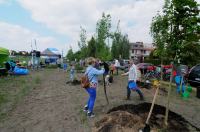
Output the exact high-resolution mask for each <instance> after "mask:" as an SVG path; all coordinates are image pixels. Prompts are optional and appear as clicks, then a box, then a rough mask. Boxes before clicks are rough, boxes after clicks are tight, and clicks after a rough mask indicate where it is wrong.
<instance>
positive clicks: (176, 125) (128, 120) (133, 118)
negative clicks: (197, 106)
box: [94, 103, 199, 132]
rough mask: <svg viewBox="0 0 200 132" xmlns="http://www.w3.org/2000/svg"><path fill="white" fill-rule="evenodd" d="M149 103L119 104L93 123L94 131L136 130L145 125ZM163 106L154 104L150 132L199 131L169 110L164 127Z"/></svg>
mask: <svg viewBox="0 0 200 132" xmlns="http://www.w3.org/2000/svg"><path fill="white" fill-rule="evenodd" d="M150 107H151V104H150V103H142V104H139V105H130V104H127V105H121V106H118V107H115V108H113V109H111V110H109V111H108V113H107V115H106V116H105V117H103V118H102V119H101V120H100V121H97V122H96V123H95V128H94V131H96V132H138V131H139V129H141V128H143V127H144V126H145V121H146V118H147V116H148V112H149V110H150ZM164 115H165V107H163V106H160V105H156V104H155V106H154V109H153V113H152V115H151V119H150V123H149V124H150V127H151V130H152V132H157V131H165V132H189V131H199V129H198V128H195V127H193V126H192V125H191V124H190V123H189V122H187V121H186V120H185V119H184V118H183V117H182V116H180V115H178V114H176V113H174V112H172V111H170V112H169V120H168V127H167V128H164Z"/></svg>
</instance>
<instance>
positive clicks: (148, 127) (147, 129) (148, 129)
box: [142, 83, 159, 132]
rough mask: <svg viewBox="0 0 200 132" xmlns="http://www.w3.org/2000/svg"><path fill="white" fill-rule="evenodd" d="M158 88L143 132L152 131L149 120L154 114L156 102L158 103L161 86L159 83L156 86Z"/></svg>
mask: <svg viewBox="0 0 200 132" xmlns="http://www.w3.org/2000/svg"><path fill="white" fill-rule="evenodd" d="M156 87H157V89H156V92H155V94H154V97H153V101H152V104H151V109H150V111H149V115H148V117H147V120H146V123H145V127H144V128H143V130H142V131H143V132H150V130H151V128H150V126H149V119H150V117H151V114H152V111H153V108H154V104H155V101H156V97H157V95H158V91H159V84H158V83H157V84H156Z"/></svg>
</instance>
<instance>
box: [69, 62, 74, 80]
mask: <svg viewBox="0 0 200 132" xmlns="http://www.w3.org/2000/svg"><path fill="white" fill-rule="evenodd" d="M74 74H75V66H74V64H71V69H70V81H71V82H73V81H74Z"/></svg>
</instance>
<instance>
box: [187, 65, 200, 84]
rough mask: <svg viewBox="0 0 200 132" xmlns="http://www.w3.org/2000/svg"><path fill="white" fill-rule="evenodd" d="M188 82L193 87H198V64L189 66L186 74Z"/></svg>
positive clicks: (199, 80)
mask: <svg viewBox="0 0 200 132" xmlns="http://www.w3.org/2000/svg"><path fill="white" fill-rule="evenodd" d="M188 83H189V84H190V85H191V86H194V87H200V64H198V65H196V66H194V67H192V68H191V70H190V72H189V75H188Z"/></svg>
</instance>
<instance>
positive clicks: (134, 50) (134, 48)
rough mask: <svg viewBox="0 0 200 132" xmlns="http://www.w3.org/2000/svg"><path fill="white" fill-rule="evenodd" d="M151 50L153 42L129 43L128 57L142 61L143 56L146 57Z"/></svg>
mask: <svg viewBox="0 0 200 132" xmlns="http://www.w3.org/2000/svg"><path fill="white" fill-rule="evenodd" d="M153 50H154V47H153V44H144V43H143V42H135V43H130V51H129V52H130V58H134V59H137V60H138V61H139V62H143V60H144V58H145V57H148V56H149V55H150V53H151V51H153Z"/></svg>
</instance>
